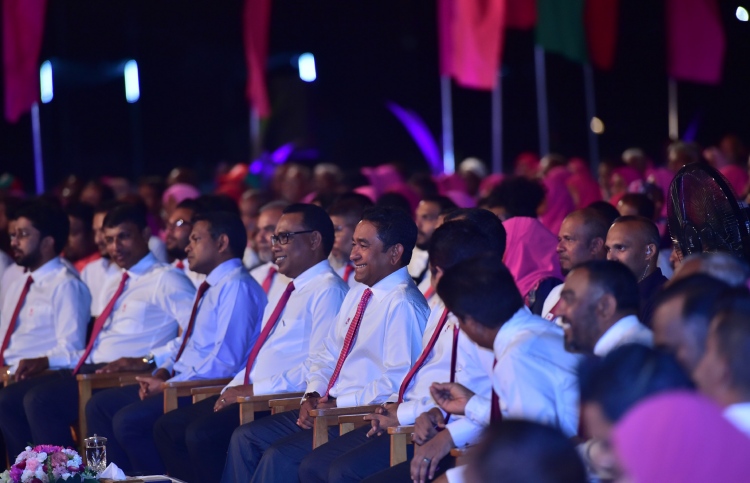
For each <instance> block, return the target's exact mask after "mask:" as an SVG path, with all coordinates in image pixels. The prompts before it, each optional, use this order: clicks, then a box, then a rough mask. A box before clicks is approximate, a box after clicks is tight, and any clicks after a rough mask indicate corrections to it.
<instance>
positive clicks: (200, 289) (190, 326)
mask: <svg viewBox="0 0 750 483" xmlns="http://www.w3.org/2000/svg"><path fill="white" fill-rule="evenodd" d="M209 287H210V285H209V284H208V282H206V281H204V282H203V283H202V284H201V285H200V287H198V293H197V294H196V296H195V303H194V304H193V311H192V312H190V322H188V327H187V330H186V331H185V337H183V339H182V344H181V345H180V350H179V351H177V357H175V359H174V361H175V362H177V361H179V360H180V356H181V355H182V352H183V351H184V350H185V346H187V342H188V339H189V338H190V336H191V335H192V334H193V327H194V326H195V316H196V315H197V314H198V303H199V302H200V301H201V298H202V297H203V294H204V293H206V290H208V288H209ZM172 375H174V370H172Z"/></svg>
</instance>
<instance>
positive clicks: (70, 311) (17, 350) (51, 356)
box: [0, 201, 91, 456]
mask: <svg viewBox="0 0 750 483" xmlns="http://www.w3.org/2000/svg"><path fill="white" fill-rule="evenodd" d="M67 239H68V217H67V216H65V213H63V211H62V210H61V209H60V208H58V207H56V206H54V205H49V204H46V203H43V202H40V201H36V202H33V203H31V204H29V205H26V206H25V207H23V208H22V209H20V210H19V211H18V218H17V219H16V221H15V222H14V225H13V229H12V231H11V232H10V240H11V242H10V243H11V248H12V250H13V257H14V259H15V261H16V263H18V265H20V266H22V267H25V268H26V269H27V271H28V273H25V274H23V277H22V278H20V279H18V280H16V281H15V282H14V283H13V284H12V285H11V286H10V287H9V288H8V292H7V297H6V298H5V303H4V306H3V308H2V312H1V313H2V316H0V336H2V337H3V339H2V346H0V362H1V363H2V364H4V365H6V366H10V367H9V369H8V373H9V374H10V376H11V377H13V378H14V379H15V381H16V382H15V384H11V385H9V386H8V387H6V388H4V389H3V390H2V391H0V429H1V430H2V432H3V437H4V438H5V444H6V447H7V449H8V452H9V454H10V455H11V456H13V455H16V454H18V453H20V452H21V451H23V449H24V448H25V447H26V445H27V444H28V442H29V441H32V439H33V436H32V434H31V428H30V427H29V423H28V421H27V420H26V416H25V414H24V409H23V396H24V394H25V393H26V391H28V390H29V389H30V388H32V387H36V386H38V385H40V384H44V383H45V382H48V381H50V380H53V379H55V377H56V376H53V375H45V376H39V374H40V373H42V371H44V370H45V369H62V368H71V367H73V364H75V361H76V359H74V358H73V357H71V353H74V352H75V351H80V350H81V349H83V347H84V345H85V343H86V324H87V323H88V321H89V306H90V305H91V295H90V294H89V291H88V289H87V288H86V285H84V283H83V282H81V280H80V279H79V278H78V276H77V275H76V273H75V272H74V271H73V270H71V269H70V268H68V267H67V266H66V265H64V264H63V263H62V262H61V261H60V257H59V256H58V254H59V253H60V252H61V251H62V248H63V246H65V243H66V242H67ZM34 376H37V377H34Z"/></svg>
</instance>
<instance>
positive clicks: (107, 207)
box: [94, 200, 122, 215]
mask: <svg viewBox="0 0 750 483" xmlns="http://www.w3.org/2000/svg"><path fill="white" fill-rule="evenodd" d="M120 203H122V201H116V200H108V201H102V202H101V203H99V204H98V205H96V207H95V208H94V214H95V215H96V214H98V213H109V212H110V211H112V209H113V208H114V207H115V206H117V205H119V204H120Z"/></svg>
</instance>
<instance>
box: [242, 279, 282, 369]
mask: <svg viewBox="0 0 750 483" xmlns="http://www.w3.org/2000/svg"><path fill="white" fill-rule="evenodd" d="M292 292H294V282H289V285H287V286H286V290H284V293H283V294H281V298H280V299H279V302H278V303H277V304H276V308H275V309H273V312H272V313H271V316H270V317H269V318H268V321H267V322H266V326H265V327H263V332H261V333H260V336H258V340H257V341H255V345H254V346H253V350H252V351H250V356H249V357H248V358H247V364H246V365H245V384H250V371H251V370H252V368H253V364H255V359H256V358H257V357H258V352H260V348H261V347H263V344H265V343H266V340H267V339H268V334H270V333H271V331H272V330H273V328H274V326H275V325H276V322H278V321H279V319H280V318H281V312H282V311H283V310H284V307H286V303H287V302H288V301H289V297H290V296H291V295H292Z"/></svg>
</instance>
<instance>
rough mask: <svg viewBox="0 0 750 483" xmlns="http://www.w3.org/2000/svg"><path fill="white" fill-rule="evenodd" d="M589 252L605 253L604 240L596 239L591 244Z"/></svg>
mask: <svg viewBox="0 0 750 483" xmlns="http://www.w3.org/2000/svg"><path fill="white" fill-rule="evenodd" d="M589 252H590V253H591V254H596V253H602V252H604V239H602V238H599V237H596V238H594V239H592V240H591V242H590V243H589Z"/></svg>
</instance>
